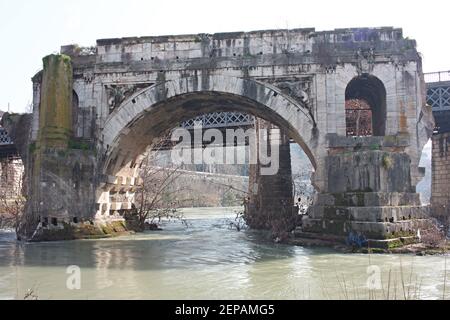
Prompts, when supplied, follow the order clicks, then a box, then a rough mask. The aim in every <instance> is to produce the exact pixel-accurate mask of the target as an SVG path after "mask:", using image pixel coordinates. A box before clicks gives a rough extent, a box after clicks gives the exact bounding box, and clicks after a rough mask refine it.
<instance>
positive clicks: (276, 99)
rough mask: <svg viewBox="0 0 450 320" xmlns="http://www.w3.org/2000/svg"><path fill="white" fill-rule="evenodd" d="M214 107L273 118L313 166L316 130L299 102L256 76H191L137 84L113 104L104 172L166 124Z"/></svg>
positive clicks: (113, 170) (114, 170)
mask: <svg viewBox="0 0 450 320" xmlns="http://www.w3.org/2000/svg"><path fill="white" fill-rule="evenodd" d="M215 111H241V112H244V113H250V114H253V115H255V116H257V117H260V118H263V119H266V120H268V121H270V122H272V123H274V124H275V125H277V126H279V127H280V128H282V129H284V130H285V131H286V132H287V134H288V135H289V136H290V137H291V138H292V139H294V140H295V141H296V142H297V143H298V144H299V145H300V146H301V147H302V149H303V150H304V151H305V153H306V154H307V155H308V157H309V159H310V161H311V163H312V164H313V166H314V167H315V168H316V167H317V160H316V154H317V149H318V145H317V142H318V141H319V137H318V134H319V132H318V129H317V127H316V125H315V121H314V119H313V118H312V117H311V115H310V112H309V110H308V109H307V108H306V107H305V106H304V105H303V104H302V103H300V102H298V101H297V100H294V99H293V98H291V97H289V96H287V95H285V94H283V93H282V92H281V91H280V90H279V89H277V88H275V87H273V86H270V85H268V84H265V83H261V82H258V81H255V80H247V79H242V78H236V77H227V76H198V77H197V76H195V77H189V78H180V79H176V80H172V81H167V82H164V83H159V84H156V85H154V86H151V87H149V88H146V89H144V90H141V91H140V92H138V93H136V94H135V95H133V96H132V97H130V98H129V99H127V100H126V101H125V102H124V103H123V104H122V105H121V106H120V107H119V108H117V109H116V110H114V112H113V113H112V114H111V115H110V116H109V117H108V119H107V120H106V122H105V124H104V126H103V130H102V132H101V136H100V138H101V143H102V147H103V150H104V160H105V162H104V165H103V168H104V170H103V173H104V174H106V175H113V176H114V175H115V174H116V173H117V171H118V169H119V168H120V167H122V166H124V165H126V164H127V163H131V162H132V161H134V160H135V159H136V158H137V157H138V156H139V155H140V154H142V153H143V152H144V151H145V148H146V147H147V146H149V145H151V142H152V140H153V139H154V138H157V137H158V136H159V135H160V134H161V133H163V132H164V131H165V130H167V129H171V128H173V127H175V126H177V125H178V124H179V123H180V122H182V121H185V120H188V119H190V118H194V117H195V116H198V115H200V114H204V113H209V112H215Z"/></svg>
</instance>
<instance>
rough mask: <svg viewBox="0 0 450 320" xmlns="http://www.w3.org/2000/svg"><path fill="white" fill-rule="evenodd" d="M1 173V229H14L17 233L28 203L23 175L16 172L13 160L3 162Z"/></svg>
mask: <svg viewBox="0 0 450 320" xmlns="http://www.w3.org/2000/svg"><path fill="white" fill-rule="evenodd" d="M0 171H1V176H0V184H1V185H2V187H1V188H0V228H12V229H14V230H15V231H16V233H17V231H18V229H19V226H20V223H21V222H22V217H23V212H24V209H25V203H26V198H25V197H24V196H23V194H22V185H23V181H22V180H23V174H21V173H18V172H15V170H14V163H13V161H11V160H5V161H3V163H2V170H0Z"/></svg>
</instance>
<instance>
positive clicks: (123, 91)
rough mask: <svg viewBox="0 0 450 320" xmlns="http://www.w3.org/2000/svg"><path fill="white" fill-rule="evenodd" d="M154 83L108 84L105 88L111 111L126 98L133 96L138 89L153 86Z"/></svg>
mask: <svg viewBox="0 0 450 320" xmlns="http://www.w3.org/2000/svg"><path fill="white" fill-rule="evenodd" d="M152 85H153V83H135V84H107V85H105V90H106V94H107V99H108V106H109V111H110V112H112V111H114V109H116V108H117V107H119V106H120V105H121V104H122V103H123V102H124V101H125V100H126V99H128V98H129V97H131V96H132V95H133V94H135V93H136V92H137V91H139V90H141V89H144V88H148V87H150V86H152Z"/></svg>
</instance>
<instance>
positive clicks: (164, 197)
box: [128, 141, 192, 231]
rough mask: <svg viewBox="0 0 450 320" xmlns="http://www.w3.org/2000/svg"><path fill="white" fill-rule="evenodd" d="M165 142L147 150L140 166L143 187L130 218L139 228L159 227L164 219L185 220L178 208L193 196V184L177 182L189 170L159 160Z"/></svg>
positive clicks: (136, 197)
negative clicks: (187, 193) (158, 161)
mask: <svg viewBox="0 0 450 320" xmlns="http://www.w3.org/2000/svg"><path fill="white" fill-rule="evenodd" d="M163 145H164V141H161V142H158V144H157V146H156V147H153V149H152V150H151V151H150V152H148V153H147V155H146V156H145V158H144V160H143V161H142V164H141V167H140V173H139V178H140V183H139V189H138V190H137V192H136V194H135V199H134V206H133V210H132V213H131V216H129V217H128V218H129V220H132V221H134V222H135V223H134V227H135V229H137V231H143V230H145V229H156V228H157V224H158V223H159V222H161V220H162V219H169V220H171V219H176V220H183V215H182V213H180V212H179V211H178V209H179V208H182V207H184V206H185V205H186V204H187V203H189V202H192V199H187V198H186V197H185V194H186V191H188V190H189V187H187V186H185V185H183V184H179V183H177V179H179V178H180V177H181V176H182V175H183V174H184V173H185V172H184V171H183V170H180V168H179V167H177V166H174V165H165V166H164V167H161V166H157V165H156V164H157V159H158V155H159V152H160V151H161V148H162V146H163Z"/></svg>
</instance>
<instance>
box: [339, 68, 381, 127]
mask: <svg viewBox="0 0 450 320" xmlns="http://www.w3.org/2000/svg"><path fill="white" fill-rule="evenodd" d="M386 96H387V94H386V88H385V86H384V84H383V82H382V81H381V80H380V79H378V78H377V77H375V76H373V75H369V74H363V75H360V76H358V77H355V78H353V79H352V80H351V81H350V82H349V84H348V85H347V88H346V90H345V101H346V111H347V116H346V121H347V123H346V125H347V129H348V126H349V125H350V122H351V120H352V118H353V116H352V115H353V113H354V112H355V111H354V110H357V112H358V115H361V113H362V114H363V116H364V117H362V118H363V120H362V121H364V120H367V122H370V123H368V124H367V125H370V128H367V130H366V131H367V132H369V131H370V134H362V135H374V136H384V135H385V134H386V117H387V103H386ZM352 104H354V106H352ZM366 118H367V119H366ZM360 119H361V117H358V120H356V121H357V122H359V121H360ZM348 132H349V131H347V133H348ZM356 135H358V134H356Z"/></svg>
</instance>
